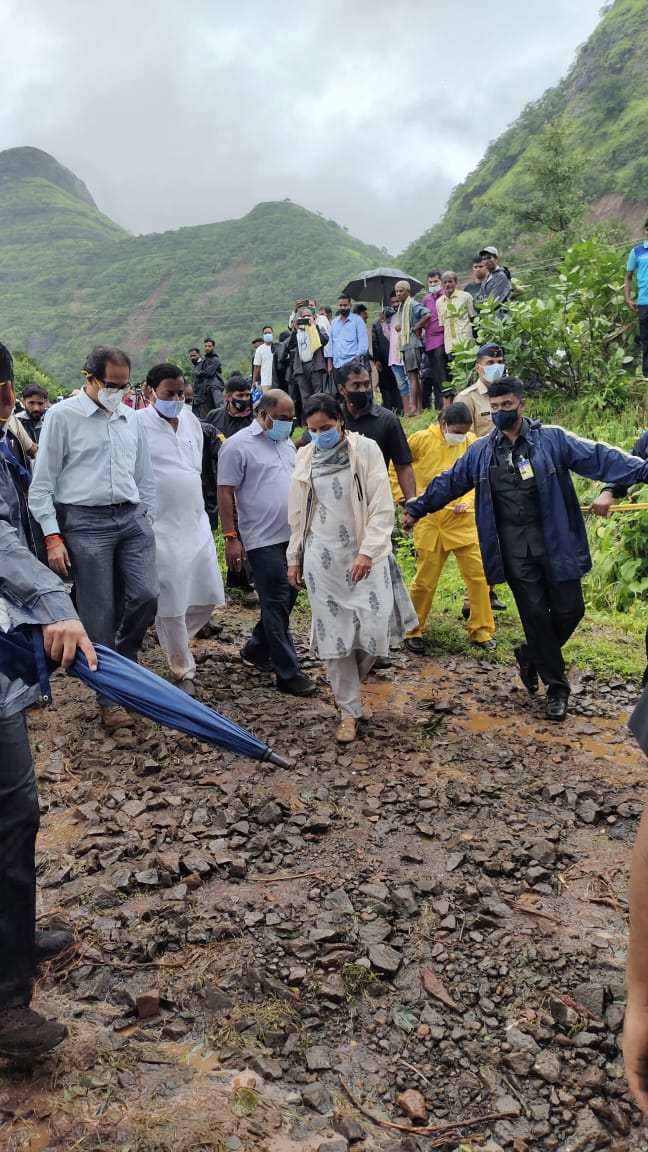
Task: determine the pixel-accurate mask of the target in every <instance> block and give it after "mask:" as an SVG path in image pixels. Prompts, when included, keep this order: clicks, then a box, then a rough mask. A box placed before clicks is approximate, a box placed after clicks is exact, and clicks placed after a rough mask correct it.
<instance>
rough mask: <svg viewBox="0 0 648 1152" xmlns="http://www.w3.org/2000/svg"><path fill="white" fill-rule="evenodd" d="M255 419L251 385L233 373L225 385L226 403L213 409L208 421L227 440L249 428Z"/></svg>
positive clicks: (242, 377)
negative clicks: (242, 429)
mask: <svg viewBox="0 0 648 1152" xmlns="http://www.w3.org/2000/svg"><path fill="white" fill-rule="evenodd" d="M253 419H254V413H253V411H252V392H251V389H250V385H249V384H248V382H247V380H246V379H245V377H244V376H241V374H240V373H238V372H237V373H234V372H233V373H232V375H231V376H230V378H229V380H228V381H227V384H226V385H225V396H224V403H223V404H220V405H219V407H218V408H213V409H212V411H211V412H209V413H208V415H207V417H206V420H207V423H208V424H211V425H212V427H213V428H215V429H216V431H217V432H220V433H221V435H222V436H224V437H225V439H226V440H229V438H230V436H234V435H235V433H236V432H240V431H241V428H247V427H248V425H249V424H251V423H252V421H253Z"/></svg>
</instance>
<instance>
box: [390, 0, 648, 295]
mask: <svg viewBox="0 0 648 1152" xmlns="http://www.w3.org/2000/svg"><path fill="white" fill-rule="evenodd" d="M647 58H648V6H647V5H646V4H645V0H615V3H614V4H612V5H608V6H607V9H605V10H603V15H602V19H601V22H600V24H599V25H598V27H597V28H596V29H595V31H594V33H593V34H592V36H591V37H590V39H589V40H588V41H587V43H586V44H585V45H583V47H581V49H580V50H579V52H578V55H577V57H576V60H575V63H574V64H573V65H572V68H571V69H570V71H569V73H568V75H567V76H566V77H565V79H564V80H562V81H561V83H560V84H558V85H557V86H556V87H555V88H551V89H549V90H548V91H547V92H545V94H544V95H543V96H542V97H541V99H540V100H538V101H536V102H535V103H533V104H529V105H528V106H527V107H526V108H525V109H524V111H523V112H522V114H521V115H520V116H519V117H518V119H517V120H516V121H515V123H514V124H513V125H511V127H510V128H508V129H507V130H506V131H505V132H504V133H503V134H502V135H501V136H500V137H499V138H498V139H497V140H495V141H493V142H492V143H491V144H490V145H489V147H488V149H487V151H486V153H485V155H484V158H483V159H482V160H481V162H480V163H479V165H478V166H477V168H476V169H475V171H474V172H471V173H470V175H469V176H467V177H466V179H465V180H464V181H463V182H462V183H461V184H459V185H458V186H457V187H456V188H455V189H454V191H453V192H452V195H451V196H450V199H449V201H448V205H447V208H446V211H445V213H444V216H443V218H442V220H441V221H440V222H439V223H438V224H436V225H434V227H432V228H430V230H429V231H428V232H426V233H424V235H423V236H421V237H420V238H419V239H418V240H416V241H415V242H414V243H413V244H411V245H410V247H409V248H408V249H407V250H406V252H405V253H404V254H403V256H402V257H400V258H399V259H400V262H401V263H403V264H405V265H406V266H407V267H408V268H411V269H412V272H413V273H414V274H415V275H417V276H421V275H423V276H424V275H425V273H426V272H427V270H428V267H433V266H438V265H443V266H444V267H457V268H464V269H465V268H468V267H469V266H470V262H471V260H472V257H473V255H474V253H475V252H477V251H479V249H480V248H481V247H482V246H483V245H484V244H493V243H495V244H497V245H498V247H499V248H500V250H501V249H506V248H507V247H509V246H511V245H513V244H514V243H515V242H516V241H518V240H519V239H520V238H521V236H522V235H523V234H524V232H525V227H524V223H523V221H521V220H519V219H516V218H515V217H514V216H513V215H510V214H508V213H507V212H506V211H502V202H503V201H504V202H509V204H510V203H511V202H515V200H516V199H519V198H522V199H524V198H525V196H526V194H527V191H528V162H529V157H530V156H532V155H533V148H534V146H535V144H536V142H537V141H538V138H539V137H540V136H541V134H542V133H543V131H544V130H545V129H546V126H547V125H548V124H551V123H552V122H554V121H556V120H558V121H559V122H560V118H562V117H565V118H566V119H565V121H564V122H565V123H568V124H569V126H570V140H569V143H570V144H571V147H572V148H573V149H574V153H575V154H576V153H577V154H578V155H580V156H581V157H583V158H584V161H585V163H584V166H583V170H582V173H581V174H580V176H579V179H580V180H582V194H583V202H584V205H587V203H589V202H591V201H593V200H595V199H596V198H598V197H601V196H604V195H606V194H608V193H611V192H618V193H622V194H623V196H624V197H625V199H626V201H627V202H629V203H630V204H632V203H638V204H641V205H647V204H648V156H647V155H646V149H645V123H646V112H647V111H648V68H647V67H646V59H647ZM511 261H512V264H513V266H514V264H515V261H514V258H513V256H512V257H511Z"/></svg>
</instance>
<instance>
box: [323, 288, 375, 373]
mask: <svg viewBox="0 0 648 1152" xmlns="http://www.w3.org/2000/svg"><path fill="white" fill-rule="evenodd" d="M326 353H327V363H328V370H329V372H333V373H334V376H335V382H336V384H338V369H340V368H341V367H342V365H343V364H348V363H349V360H358V361H359V362H360V363H361V364H362V365H363V366H364V367H365V368H368V364H367V356H368V353H369V337H368V335H367V325H366V324H365V322H364V320H363V319H362V316H358V315H357V313H355V312H352V311H351V300H350V298H349V297H348V296H344V295H343V296H340V297H339V298H338V315H337V316H336V317H335V320H334V321H333V323H332V324H331V339H330V340H329V343H328V347H327V349H326Z"/></svg>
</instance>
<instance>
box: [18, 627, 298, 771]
mask: <svg viewBox="0 0 648 1152" xmlns="http://www.w3.org/2000/svg"><path fill="white" fill-rule="evenodd" d="M95 651H96V653H97V656H98V658H99V660H98V667H97V669H96V671H95V672H92V671H91V670H90V668H89V666H88V661H87V660H86V658H85V656H84V655H83V653H82V652H80V651H77V654H76V656H75V658H74V660H73V661H72V664H71V665H70V667H69V668H68V670H67V671H68V675H69V676H75V677H77V678H78V679H79V680H82V681H83V683H84V684H87V685H88V687H89V688H93V689H94V691H95V692H100V693H101V694H102V696H106V697H107V698H108V699H109V700H112V701H114V703H115V704H120V705H121V706H122V707H123V708H128V709H130V710H131V711H132V712H139V713H140V714H141V715H142V716H147V717H148V718H149V720H154V721H155V722H156V723H158V724H163V725H164V726H165V727H166V728H174V729H176V731H179V732H186V733H187V734H188V735H189V736H195V737H196V738H197V739H198V740H202V741H204V743H205V744H216V745H217V746H218V747H219V748H225V749H227V751H228V752H236V753H238V754H239V755H240V756H247V757H248V758H249V759H250V760H261V761H265V762H266V763H270V764H275V765H276V766H277V767H278V768H289V767H290V765H289V764H288V762H287V761H286V760H284V759H282V757H281V756H278V755H277V754H276V752H273V751H272V749H271V748H270V747H269V745H268V744H266V743H265V742H264V741H263V740H259V739H257V737H256V736H253V735H252V733H251V732H248V731H247V729H245V728H241V727H240V725H238V724H234V723H233V721H231V720H228V719H227V718H226V717H225V716H221V715H220V713H219V712H214V711H213V710H212V709H211V708H208V707H207V705H206V704H201V703H200V701H199V700H195V699H194V698H193V697H191V696H187V694H186V693H185V692H181V691H180V689H179V688H176V687H175V685H174V684H169V682H168V680H163V679H162V677H161V676H156V675H155V673H154V672H149V670H148V668H142V666H141V665H140V664H135V663H133V661H132V660H127V659H126V657H125V656H120V655H119V653H118V652H113V651H112V650H111V649H110V648H104V646H103V645H102V644H95ZM51 667H53V665H51V664H50V668H51ZM0 671H4V672H5V673H6V674H7V675H14V676H15V675H16V673H18V674H19V675H20V676H21V677H22V678H24V679H26V680H27V681H28V682H31V683H34V684H36V683H39V682H40V686H41V691H42V692H43V695H44V697H45V698H47V699H48V698H49V695H50V693H49V684H48V683H47V675H46V672H45V656H44V653H43V642H42V633H41V630H40V628H34V627H31V626H30V627H27V628H20V629H12V630H11V631H10V632H0Z"/></svg>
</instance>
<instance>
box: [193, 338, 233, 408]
mask: <svg viewBox="0 0 648 1152" xmlns="http://www.w3.org/2000/svg"><path fill="white" fill-rule="evenodd" d="M192 384H193V393H194V398H193V412H194V416H198V417H200V418H201V419H204V418H205V416H206V415H207V413H208V412H211V411H212V409H213V408H216V407H218V405H219V404H220V403H221V402H222V399H223V390H224V387H225V386H224V384H223V377H222V375H221V362H220V360H219V358H218V356H217V355H216V345H215V344H214V341H213V340H212V338H211V336H207V337H206V338H205V355H204V356H203V358H202V360H200V361H199V362H198V364H197V365H196V367H195V369H194V371H193V373H192Z"/></svg>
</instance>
